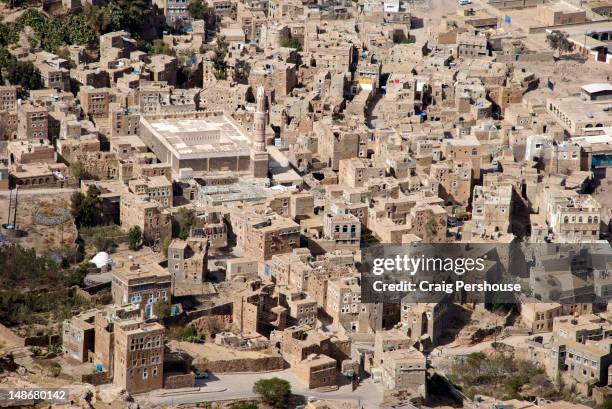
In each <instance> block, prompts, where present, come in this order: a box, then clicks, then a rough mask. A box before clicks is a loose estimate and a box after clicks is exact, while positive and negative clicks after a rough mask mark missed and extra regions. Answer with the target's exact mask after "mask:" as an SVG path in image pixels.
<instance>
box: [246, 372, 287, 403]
mask: <svg viewBox="0 0 612 409" xmlns="http://www.w3.org/2000/svg"><path fill="white" fill-rule="evenodd" d="M253 393H256V394H257V395H259V396H261V398H262V399H263V401H264V402H265V403H267V404H269V405H271V406H274V407H276V408H282V407H283V406H284V404H285V402H286V401H287V398H288V397H289V395H290V394H291V384H290V383H289V382H288V381H286V380H284V379H280V378H277V377H274V378H270V379H260V380H259V381H257V382H255V384H254V385H253Z"/></svg>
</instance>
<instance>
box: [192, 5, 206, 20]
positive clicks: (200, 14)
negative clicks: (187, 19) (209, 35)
mask: <svg viewBox="0 0 612 409" xmlns="http://www.w3.org/2000/svg"><path fill="white" fill-rule="evenodd" d="M187 11H188V12H189V15H190V16H191V18H192V19H194V20H204V19H206V15H207V13H208V5H207V4H206V3H205V2H203V1H202V0H192V1H190V2H189V6H187Z"/></svg>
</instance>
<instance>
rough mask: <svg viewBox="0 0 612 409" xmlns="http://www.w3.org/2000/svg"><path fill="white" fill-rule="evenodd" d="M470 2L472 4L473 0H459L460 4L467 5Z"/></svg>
mask: <svg viewBox="0 0 612 409" xmlns="http://www.w3.org/2000/svg"><path fill="white" fill-rule="evenodd" d="M468 4H472V0H459V5H460V6H466V5H468Z"/></svg>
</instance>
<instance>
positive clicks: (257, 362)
mask: <svg viewBox="0 0 612 409" xmlns="http://www.w3.org/2000/svg"><path fill="white" fill-rule="evenodd" d="M194 366H195V367H196V368H197V369H198V370H199V371H205V370H208V371H210V372H213V373H231V372H267V371H275V370H280V369H284V368H285V361H284V359H283V358H282V357H280V356H270V357H262V358H245V359H230V360H219V361H207V362H197V363H194Z"/></svg>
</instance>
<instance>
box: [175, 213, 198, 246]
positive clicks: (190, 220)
mask: <svg viewBox="0 0 612 409" xmlns="http://www.w3.org/2000/svg"><path fill="white" fill-rule="evenodd" d="M194 223H195V210H193V209H185V208H182V209H181V210H180V211H179V226H180V231H179V238H181V239H182V240H185V239H187V237H189V233H190V232H191V228H192V227H193V225H194Z"/></svg>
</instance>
